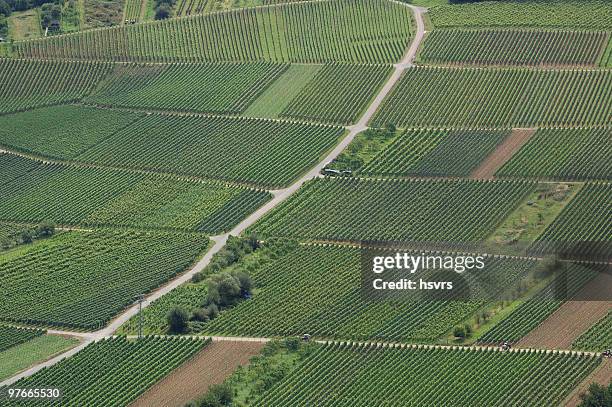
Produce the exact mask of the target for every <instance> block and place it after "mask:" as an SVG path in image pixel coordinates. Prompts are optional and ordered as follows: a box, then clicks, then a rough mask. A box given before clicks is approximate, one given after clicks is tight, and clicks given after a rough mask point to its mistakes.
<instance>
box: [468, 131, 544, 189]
mask: <svg viewBox="0 0 612 407" xmlns="http://www.w3.org/2000/svg"><path fill="white" fill-rule="evenodd" d="M536 130H537V129H513V130H512V133H510V135H509V136H508V137H507V138H506V139H505V140H504V141H503V142H502V143H501V144H500V145H498V146H497V148H495V150H493V152H492V153H491V154H490V155H489V156H488V157H487V158H485V159H484V161H483V162H481V163H480V165H479V166H478V167H477V168H476V169H475V170H474V171H473V172H472V176H471V178H473V179H490V178H493V175H495V173H496V172H497V170H498V169H500V168H501V166H502V165H504V164H505V163H506V161H508V160H509V159H510V158H511V157H512V156H513V155H514V153H516V152H517V151H518V150H519V149H520V148H521V147H523V145H525V143H527V141H528V140H529V139H530V138H531V136H533V134H534V133H535V132H536Z"/></svg>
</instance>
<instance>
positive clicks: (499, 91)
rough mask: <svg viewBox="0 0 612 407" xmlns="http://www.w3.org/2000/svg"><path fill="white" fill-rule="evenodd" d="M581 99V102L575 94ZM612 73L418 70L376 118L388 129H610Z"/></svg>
mask: <svg viewBox="0 0 612 407" xmlns="http://www.w3.org/2000/svg"><path fill="white" fill-rule="evenodd" d="M577 94H580V95H581V97H580V98H576V97H574V96H573V95H577ZM611 101H612V71H610V70H580V69H574V70H533V69H459V68H424V67H417V68H415V69H410V70H408V71H406V72H405V73H404V76H403V77H402V79H401V80H400V82H399V83H397V85H396V86H395V88H394V90H393V91H392V93H391V94H390V95H389V96H388V97H387V98H386V100H385V101H384V103H383V106H382V107H381V109H380V110H378V112H377V113H376V115H375V116H374V118H373V119H372V123H371V124H372V125H374V126H377V127H382V126H384V125H386V124H387V123H393V124H395V125H396V126H398V127H459V128H464V127H470V128H472V127H584V126H607V125H609V124H610V116H611V115H612V102H611Z"/></svg>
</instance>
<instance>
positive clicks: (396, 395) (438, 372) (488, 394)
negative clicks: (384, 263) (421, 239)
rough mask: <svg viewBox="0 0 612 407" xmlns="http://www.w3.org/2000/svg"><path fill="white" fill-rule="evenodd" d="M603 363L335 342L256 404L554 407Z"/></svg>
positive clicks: (592, 359) (565, 357) (546, 355)
mask: <svg viewBox="0 0 612 407" xmlns="http://www.w3.org/2000/svg"><path fill="white" fill-rule="evenodd" d="M599 363H601V359H600V358H598V357H594V356H589V355H575V354H574V355H567V354H561V353H546V352H544V351H539V352H534V351H524V352H509V353H505V352H497V351H493V350H474V349H461V348H459V349H449V348H419V347H409V348H406V347H392V346H390V347H378V346H377V345H375V344H351V343H341V344H329V345H325V346H322V347H321V348H320V349H319V350H318V351H316V352H314V353H313V354H312V355H311V356H310V357H308V358H307V359H306V360H305V361H304V362H303V363H302V364H301V365H300V366H299V367H298V368H297V369H296V370H295V371H293V372H292V373H291V374H290V375H287V377H285V379H284V380H282V381H281V382H280V383H279V384H278V385H277V386H275V387H273V388H272V389H271V390H270V391H268V392H266V393H265V394H264V395H263V396H262V397H261V398H260V399H258V400H257V401H256V402H255V403H253V405H256V406H283V407H289V406H302V405H317V406H328V405H330V406H331V405H338V404H341V405H352V406H375V405H383V404H388V405H393V406H417V405H418V406H421V405H439V406H459V405H466V404H470V405H481V406H497V405H505V406H518V405H525V404H526V405H533V406H535V405H540V406H543V405H547V406H552V405H557V404H559V403H560V402H561V401H562V400H563V397H564V396H565V394H566V393H568V392H569V389H571V388H572V387H574V386H575V385H576V384H578V383H579V382H580V381H581V380H582V379H583V378H584V377H585V376H586V375H587V374H588V373H589V372H590V371H592V370H593V369H594V368H595V367H596V366H597V365H599ZM466 372H469V374H467V373H466ZM518 389H520V391H518Z"/></svg>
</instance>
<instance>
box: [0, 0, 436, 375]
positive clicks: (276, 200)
mask: <svg viewBox="0 0 612 407" xmlns="http://www.w3.org/2000/svg"><path fill="white" fill-rule="evenodd" d="M400 4H402V5H404V6H406V7H410V8H411V9H412V10H413V11H414V14H415V20H416V33H415V37H414V39H413V41H412V42H411V45H410V48H409V49H408V51H407V52H406V54H405V55H404V57H403V58H402V60H401V61H400V62H399V63H397V64H395V65H394V70H393V73H392V75H391V76H390V77H389V79H388V80H387V82H386V83H385V85H384V86H383V87H382V89H381V90H380V92H379V93H378V94H377V95H376V97H375V98H374V100H373V101H372V103H371V104H370V106H369V107H368V109H367V110H366V111H365V113H364V114H363V115H362V116H361V118H360V119H359V121H358V122H357V124H355V125H353V126H350V127H347V130H348V133H347V134H346V135H345V137H344V138H343V139H342V141H341V142H340V143H339V144H338V145H337V146H336V148H334V150H333V151H331V152H330V153H329V154H328V155H327V156H326V157H325V158H324V159H323V160H321V161H320V162H319V163H318V164H317V165H316V166H315V167H313V168H312V169H311V170H310V171H308V172H307V173H306V174H305V175H303V176H302V177H301V178H300V179H299V180H297V181H296V182H295V183H294V184H292V185H291V186H289V187H287V188H285V189H279V190H275V191H271V192H272V193H273V198H272V200H270V201H269V202H267V203H266V204H265V205H264V206H262V207H261V208H259V209H258V210H256V211H255V212H253V213H252V214H251V215H249V216H248V217H247V218H246V219H244V220H243V221H242V222H240V224H238V225H237V226H236V227H235V228H234V229H232V230H231V231H230V232H229V233H226V234H223V235H219V236H212V237H211V239H212V240H213V242H214V244H213V246H212V247H211V248H210V249H209V250H208V251H207V252H206V254H205V255H204V257H202V258H201V259H200V260H199V261H198V262H197V263H196V264H195V265H194V266H193V268H192V269H191V270H189V271H188V272H186V273H184V274H182V275H180V276H179V277H177V278H175V279H173V280H171V281H170V282H168V283H167V284H165V285H164V286H162V287H160V288H158V289H157V290H155V291H154V292H152V293H151V294H149V295H148V296H147V297H146V299H145V301H144V302H143V304H142V307H143V308H145V307H147V306H149V305H150V304H151V303H152V302H153V301H155V300H157V299H159V298H161V297H162V296H164V295H166V294H168V293H169V292H170V291H172V290H174V289H175V288H177V287H178V286H180V285H182V284H184V283H186V282H188V281H190V280H191V277H192V276H193V275H194V274H196V273H198V272H200V271H202V270H203V269H204V268H205V267H206V266H207V265H208V263H209V262H210V260H211V258H212V256H213V255H214V254H215V253H217V252H219V251H220V250H221V249H222V248H223V246H224V245H225V242H226V241H227V239H228V237H229V236H230V235H233V236H237V235H239V234H240V233H242V232H243V231H244V230H245V229H247V228H248V227H249V226H251V225H253V224H254V223H255V222H257V221H258V220H259V219H260V218H262V217H263V216H264V215H266V214H267V213H268V212H270V211H271V210H272V209H274V208H275V207H277V206H278V205H279V204H280V203H282V202H283V201H285V200H286V199H287V198H289V197H290V196H291V195H293V194H294V193H295V192H296V191H297V190H298V189H299V188H300V187H301V186H302V185H303V184H304V183H305V182H307V181H310V180H312V179H314V178H317V177H319V176H320V173H321V170H322V169H323V168H325V167H326V166H327V165H328V164H329V163H330V162H331V161H332V160H334V159H335V158H336V157H337V156H338V155H339V154H340V153H341V152H342V151H343V150H344V149H345V148H346V147H347V146H348V145H349V144H350V143H351V141H353V139H354V138H355V136H356V135H357V134H359V133H361V132H362V131H364V130H366V129H367V128H368V123H369V121H370V119H371V118H372V116H374V113H375V112H376V110H378V108H379V107H380V105H381V103H382V102H383V100H384V99H385V97H386V96H387V95H388V94H389V92H390V91H391V89H393V86H394V85H395V84H396V83H397V81H398V80H399V79H400V77H401V76H402V73H403V72H404V71H405V70H406V69H408V68H410V67H412V66H413V64H412V62H413V61H414V58H415V56H416V53H417V51H418V49H419V46H420V44H421V41H422V40H423V37H424V35H425V24H424V22H423V13H424V12H426V9H424V8H420V7H415V6H411V5H408V4H404V3H400ZM137 313H138V305H134V306H132V307H130V308H128V309H127V310H125V311H124V312H123V313H121V314H120V315H119V316H118V317H117V318H115V319H114V320H113V321H112V322H111V323H110V324H109V325H108V326H107V327H105V328H103V329H101V330H99V331H96V332H92V333H82V332H69V331H54V330H49V333H54V334H61V335H70V336H75V337H79V338H81V340H82V342H81V343H80V344H79V345H78V346H77V347H75V348H72V349H70V350H69V351H67V352H64V353H62V354H60V355H58V356H56V357H54V358H52V359H49V360H48V361H46V362H43V363H40V364H38V365H35V366H33V367H31V368H29V369H28V370H25V371H23V372H21V373H19V374H17V375H15V376H13V377H11V378H9V379H6V380H4V381H2V382H0V387H2V386H7V385H11V384H13V383H15V382H16V381H18V380H19V379H21V378H23V377H28V376H31V375H32V374H34V373H36V372H38V371H39V370H41V369H43V368H45V367H49V366H52V365H54V364H56V363H58V362H59V361H61V360H62V359H64V358H67V357H70V356H72V355H74V354H76V353H77V352H79V351H80V350H81V349H83V348H84V347H85V346H87V345H89V344H90V343H91V342H93V341H97V340H101V339H104V338H107V337H110V336H112V335H113V334H114V332H115V331H116V330H117V329H118V328H119V327H120V326H121V325H123V324H124V323H125V322H127V321H128V320H129V319H130V318H132V317H133V316H135V315H137ZM233 339H234V340H236V339H237V338H233Z"/></svg>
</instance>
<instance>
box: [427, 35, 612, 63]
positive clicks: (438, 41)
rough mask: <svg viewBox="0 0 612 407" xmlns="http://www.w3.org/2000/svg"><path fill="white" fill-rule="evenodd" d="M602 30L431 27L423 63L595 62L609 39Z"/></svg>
mask: <svg viewBox="0 0 612 407" xmlns="http://www.w3.org/2000/svg"><path fill="white" fill-rule="evenodd" d="M608 38H609V35H608V34H607V33H605V32H602V31H556V30H555V31H553V30H550V31H543V30H537V31H536V30H434V31H433V32H432V33H431V34H430V35H429V36H428V37H427V41H425V43H424V45H423V49H422V51H421V53H420V60H421V61H422V62H424V63H435V64H453V65H456V64H458V65H459V64H475V65H584V66H594V65H595V64H597V62H598V61H599V57H600V55H601V54H602V52H603V51H604V49H605V46H606V44H607V43H608Z"/></svg>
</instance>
